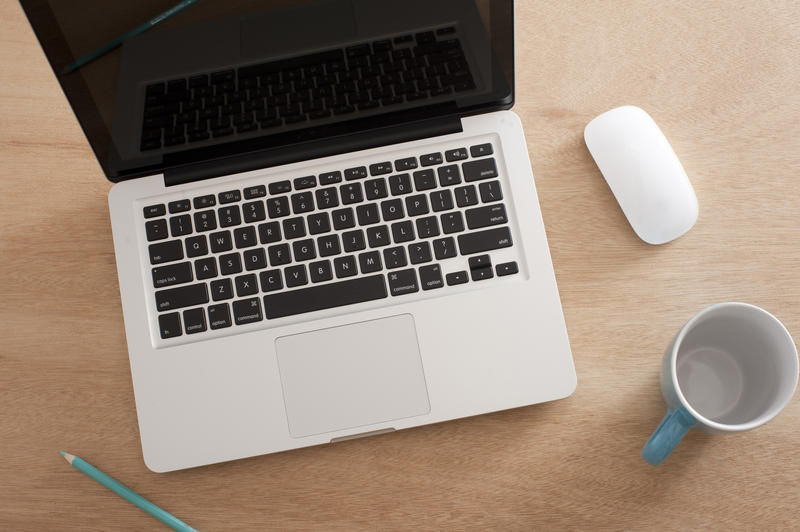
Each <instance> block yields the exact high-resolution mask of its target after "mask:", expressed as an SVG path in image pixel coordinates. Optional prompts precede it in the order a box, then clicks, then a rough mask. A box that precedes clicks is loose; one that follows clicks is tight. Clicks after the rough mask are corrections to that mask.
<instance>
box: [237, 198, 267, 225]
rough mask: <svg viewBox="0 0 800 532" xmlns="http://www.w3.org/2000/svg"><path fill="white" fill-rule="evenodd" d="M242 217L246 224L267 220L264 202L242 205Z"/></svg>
mask: <svg viewBox="0 0 800 532" xmlns="http://www.w3.org/2000/svg"><path fill="white" fill-rule="evenodd" d="M242 215H243V216H244V221H245V222H260V221H261V220H266V219H267V213H266V211H265V210H264V202H263V201H251V202H249V203H245V204H244V205H242Z"/></svg>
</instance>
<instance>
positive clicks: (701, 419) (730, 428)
mask: <svg viewBox="0 0 800 532" xmlns="http://www.w3.org/2000/svg"><path fill="white" fill-rule="evenodd" d="M730 306H734V307H742V308H746V309H748V310H755V311H756V312H760V313H761V314H764V315H766V316H767V317H768V318H769V319H770V320H772V321H773V322H774V323H776V324H777V325H778V327H779V328H780V329H781V330H782V331H783V333H784V334H785V335H786V337H787V338H788V339H789V345H791V347H792V352H793V353H794V372H793V380H794V383H793V384H792V391H791V393H789V394H788V395H787V396H786V397H785V398H783V399H782V400H781V401H780V402H779V403H778V404H777V408H775V410H774V412H773V413H772V414H770V415H761V416H759V417H757V418H755V419H754V420H752V421H748V422H747V423H737V424H735V425H730V424H727V423H718V422H716V421H713V420H711V419H708V418H707V417H705V416H703V415H702V414H700V413H699V412H698V411H697V410H695V409H694V407H692V405H691V404H690V403H689V401H687V400H686V397H684V395H683V391H682V390H681V387H680V384H679V383H678V371H677V360H678V350H679V348H680V346H681V344H682V343H683V339H684V338H685V337H686V335H687V334H688V332H689V331H690V330H692V329H693V328H694V325H695V324H696V323H697V321H698V320H699V319H700V318H702V317H704V316H705V315H707V314H710V313H712V312H714V311H716V310H718V309H720V308H722V307H730ZM669 367H670V379H671V380H672V388H673V389H674V390H675V393H676V395H677V396H678V400H679V401H680V402H681V404H682V405H683V407H684V408H685V409H686V410H688V411H689V413H690V414H691V415H692V416H693V417H694V418H695V419H696V420H697V421H698V423H700V424H702V425H704V426H706V427H709V428H713V429H716V430H719V431H721V432H744V431H746V430H750V429H754V428H756V427H760V426H761V425H763V424H764V423H767V422H768V421H770V420H772V419H773V418H774V417H775V416H777V415H778V413H780V412H781V411H782V410H783V409H784V408H785V407H786V405H788V404H789V401H791V399H792V397H794V392H795V390H797V384H798V378H799V376H798V371H800V359H798V356H797V346H795V343H794V339H793V338H792V335H791V334H789V331H788V330H787V329H786V326H785V325H784V324H783V323H781V321H780V320H779V319H778V318H776V317H775V316H773V315H772V314H770V313H769V312H768V311H766V310H764V309H763V308H761V307H758V306H756V305H751V304H750V303H743V302H740V301H727V302H724V303H715V304H713V305H710V306H708V307H706V308H704V309H702V310H701V311H699V312H697V313H696V314H695V315H694V316H692V317H691V318H689V321H687V322H686V323H685V324H684V325H683V327H681V329H680V331H678V334H677V335H676V336H675V341H674V342H673V345H672V351H671V352H670V361H669Z"/></svg>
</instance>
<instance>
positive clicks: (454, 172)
mask: <svg viewBox="0 0 800 532" xmlns="http://www.w3.org/2000/svg"><path fill="white" fill-rule="evenodd" d="M437 173H438V174H439V184H440V185H441V186H443V187H449V186H451V185H457V184H459V183H461V173H460V172H459V171H458V165H457V164H449V165H447V166H440V167H439V169H438V171H437Z"/></svg>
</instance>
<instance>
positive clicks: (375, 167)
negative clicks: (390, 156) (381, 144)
mask: <svg viewBox="0 0 800 532" xmlns="http://www.w3.org/2000/svg"><path fill="white" fill-rule="evenodd" d="M390 173H392V163H390V162H389V161H386V162H383V163H375V164H371V165H369V175H372V176H376V175H383V174H390Z"/></svg>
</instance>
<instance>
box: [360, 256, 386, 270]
mask: <svg viewBox="0 0 800 532" xmlns="http://www.w3.org/2000/svg"><path fill="white" fill-rule="evenodd" d="M358 263H359V266H360V267H361V273H373V272H377V271H380V270H382V269H383V263H382V262H381V254H380V253H379V252H377V251H368V252H366V253H361V254H360V255H359V256H358Z"/></svg>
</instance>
